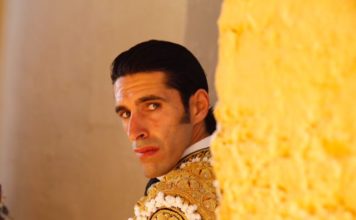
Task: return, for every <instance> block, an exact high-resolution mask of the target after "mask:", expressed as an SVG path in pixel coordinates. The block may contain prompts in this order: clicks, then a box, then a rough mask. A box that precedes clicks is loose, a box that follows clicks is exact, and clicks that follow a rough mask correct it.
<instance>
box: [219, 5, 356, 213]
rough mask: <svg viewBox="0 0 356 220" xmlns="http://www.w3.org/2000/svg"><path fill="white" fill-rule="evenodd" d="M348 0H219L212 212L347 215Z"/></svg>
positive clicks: (352, 185)
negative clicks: (215, 206)
mask: <svg viewBox="0 0 356 220" xmlns="http://www.w3.org/2000/svg"><path fill="white" fill-rule="evenodd" d="M355 27H356V2H355V1H353V0H345V1H342V3H341V2H340V1H337V0H325V1H319V0H305V1H293V0H274V1H259V0H250V1H245V0H225V1H224V3H223V7H222V13H221V17H220V19H219V29H220V39H219V63H218V69H217V75H216V88H217V96H218V100H219V101H218V106H217V109H216V116H217V119H218V121H219V131H218V132H217V134H216V139H215V141H214V143H213V155H214V158H215V164H214V166H215V170H216V176H217V178H218V181H219V183H220V187H221V191H222V200H221V206H220V208H219V210H218V215H219V217H220V219H226V220H228V219H356V199H355V195H356V179H355V178H356V177H355V176H356V139H355V134H356V105H355V100H356V99H355V94H356V34H355V33H356V32H355Z"/></svg>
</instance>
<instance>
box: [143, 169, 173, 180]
mask: <svg viewBox="0 0 356 220" xmlns="http://www.w3.org/2000/svg"><path fill="white" fill-rule="evenodd" d="M168 171H169V170H168ZM168 171H160V170H157V169H155V170H152V169H145V168H143V173H144V175H145V177H146V178H150V179H151V178H156V177H160V176H163V175H165V174H167V173H168Z"/></svg>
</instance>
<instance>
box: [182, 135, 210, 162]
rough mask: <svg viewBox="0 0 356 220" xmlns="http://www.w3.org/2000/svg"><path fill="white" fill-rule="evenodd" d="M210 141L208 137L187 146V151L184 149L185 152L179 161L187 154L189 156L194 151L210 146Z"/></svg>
mask: <svg viewBox="0 0 356 220" xmlns="http://www.w3.org/2000/svg"><path fill="white" fill-rule="evenodd" d="M210 140H211V136H208V137H206V138H203V139H201V140H200V141H198V142H196V143H195V144H193V145H191V146H189V147H188V148H187V149H185V151H184V152H183V154H182V156H181V159H182V158H183V157H185V156H187V155H188V154H191V153H193V152H195V151H198V150H200V149H203V148H207V147H209V146H210Z"/></svg>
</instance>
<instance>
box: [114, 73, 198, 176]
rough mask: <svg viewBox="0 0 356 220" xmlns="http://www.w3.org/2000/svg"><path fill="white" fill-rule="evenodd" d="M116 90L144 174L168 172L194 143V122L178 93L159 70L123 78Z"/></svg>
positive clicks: (116, 83) (117, 109)
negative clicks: (186, 111) (168, 85)
mask: <svg viewBox="0 0 356 220" xmlns="http://www.w3.org/2000/svg"><path fill="white" fill-rule="evenodd" d="M114 92H115V102H116V103H115V104H116V112H117V114H118V116H119V117H120V119H121V120H122V123H123V126H124V130H125V131H126V133H127V135H128V137H129V139H130V141H132V143H133V148H134V149H133V150H134V151H135V152H136V154H137V156H138V157H139V160H140V162H141V164H142V166H143V169H144V173H145V176H146V177H148V178H152V177H157V176H161V175H164V174H166V173H167V172H168V171H170V170H171V169H172V168H173V167H174V166H175V165H176V163H177V162H178V161H179V159H180V158H181V156H182V154H183V152H184V150H185V149H186V148H187V147H188V146H189V145H190V144H191V142H192V129H193V125H192V124H191V123H190V122H189V121H187V120H186V118H187V115H186V113H185V111H184V106H183V103H182V101H181V98H180V95H179V92H178V91H177V90H175V89H172V88H168V87H167V86H166V84H165V75H164V73H163V72H159V71H157V72H150V73H145V72H142V73H141V72H139V73H135V74H133V75H127V76H124V77H120V78H119V79H117V80H116V82H115V84H114ZM188 117H189V116H188ZM184 119H185V120H184Z"/></svg>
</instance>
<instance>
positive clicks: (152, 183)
mask: <svg viewBox="0 0 356 220" xmlns="http://www.w3.org/2000/svg"><path fill="white" fill-rule="evenodd" d="M157 182H159V179H157V178H152V179H150V180H149V181H148V183H147V185H146V189H145V196H147V190H148V189H149V188H150V187H151V186H152V185H154V184H155V183H157Z"/></svg>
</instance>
